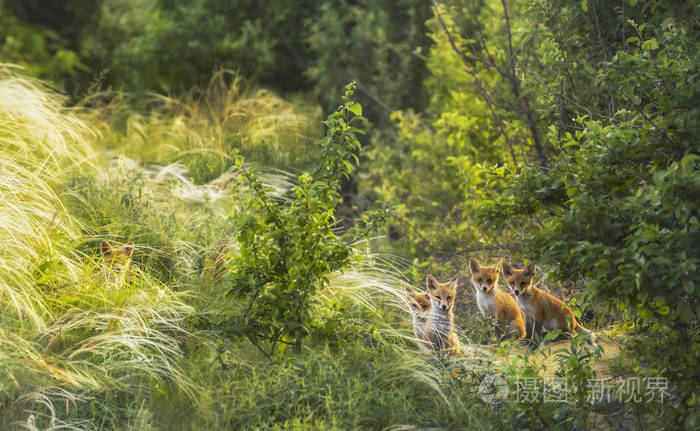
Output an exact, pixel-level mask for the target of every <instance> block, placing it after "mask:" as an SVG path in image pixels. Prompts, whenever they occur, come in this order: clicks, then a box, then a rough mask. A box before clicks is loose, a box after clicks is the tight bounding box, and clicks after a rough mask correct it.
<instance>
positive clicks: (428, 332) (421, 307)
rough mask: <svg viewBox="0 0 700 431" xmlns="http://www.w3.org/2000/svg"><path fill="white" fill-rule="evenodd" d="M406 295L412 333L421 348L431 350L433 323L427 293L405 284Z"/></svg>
mask: <svg viewBox="0 0 700 431" xmlns="http://www.w3.org/2000/svg"><path fill="white" fill-rule="evenodd" d="M406 293H407V295H408V307H409V308H408V312H409V313H410V314H411V317H412V318H413V334H414V335H415V336H416V339H417V340H418V343H419V346H420V348H421V350H432V346H433V340H432V338H431V336H432V334H433V332H434V331H433V330H432V329H431V326H432V324H433V322H432V320H431V319H430V296H429V295H428V294H427V293H418V292H416V291H415V290H414V289H413V288H412V287H411V286H408V285H407V286H406Z"/></svg>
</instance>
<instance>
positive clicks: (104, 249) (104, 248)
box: [100, 239, 112, 254]
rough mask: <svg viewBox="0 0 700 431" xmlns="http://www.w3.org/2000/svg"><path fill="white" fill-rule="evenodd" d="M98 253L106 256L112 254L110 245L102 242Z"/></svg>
mask: <svg viewBox="0 0 700 431" xmlns="http://www.w3.org/2000/svg"><path fill="white" fill-rule="evenodd" d="M100 252H101V253H102V254H107V253H111V252H112V244H110V243H109V241H107V240H104V239H103V240H102V243H101V244H100Z"/></svg>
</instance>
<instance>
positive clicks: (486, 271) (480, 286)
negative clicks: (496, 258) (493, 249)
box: [469, 259, 501, 293]
mask: <svg viewBox="0 0 700 431" xmlns="http://www.w3.org/2000/svg"><path fill="white" fill-rule="evenodd" d="M499 267H500V262H499V263H496V264H494V265H491V266H481V265H480V264H479V262H477V261H476V259H469V270H470V271H471V273H472V284H473V285H474V288H475V289H476V290H478V291H481V292H484V293H487V292H491V291H492V290H493V288H494V287H496V286H497V285H498V275H499V273H500V272H501V271H500V268H499Z"/></svg>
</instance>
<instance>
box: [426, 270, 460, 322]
mask: <svg viewBox="0 0 700 431" xmlns="http://www.w3.org/2000/svg"><path fill="white" fill-rule="evenodd" d="M425 283H426V285H427V286H428V295H430V306H431V307H434V308H435V310H438V311H441V312H444V313H447V312H450V311H452V306H453V305H454V303H455V295H456V294H457V280H453V281H448V282H447V283H438V281H437V279H436V278H435V277H433V276H432V275H428V277H427V278H426V280H425Z"/></svg>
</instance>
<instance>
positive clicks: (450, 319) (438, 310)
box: [426, 275, 461, 355]
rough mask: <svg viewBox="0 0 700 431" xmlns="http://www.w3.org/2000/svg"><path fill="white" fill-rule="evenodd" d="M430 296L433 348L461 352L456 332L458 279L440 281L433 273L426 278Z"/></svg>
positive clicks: (447, 351)
mask: <svg viewBox="0 0 700 431" xmlns="http://www.w3.org/2000/svg"><path fill="white" fill-rule="evenodd" d="M426 284H427V286H428V296H429V297H430V320H431V323H432V325H431V327H430V329H429V331H428V333H429V334H430V337H431V340H432V343H433V349H434V350H435V351H437V352H446V353H449V354H452V355H454V354H459V353H460V352H461V348H460V345H459V338H457V333H456V332H455V325H454V304H455V296H456V295H457V280H454V281H451V282H447V283H438V281H437V279H436V278H435V277H433V276H432V275H428V277H427V278H426Z"/></svg>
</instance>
